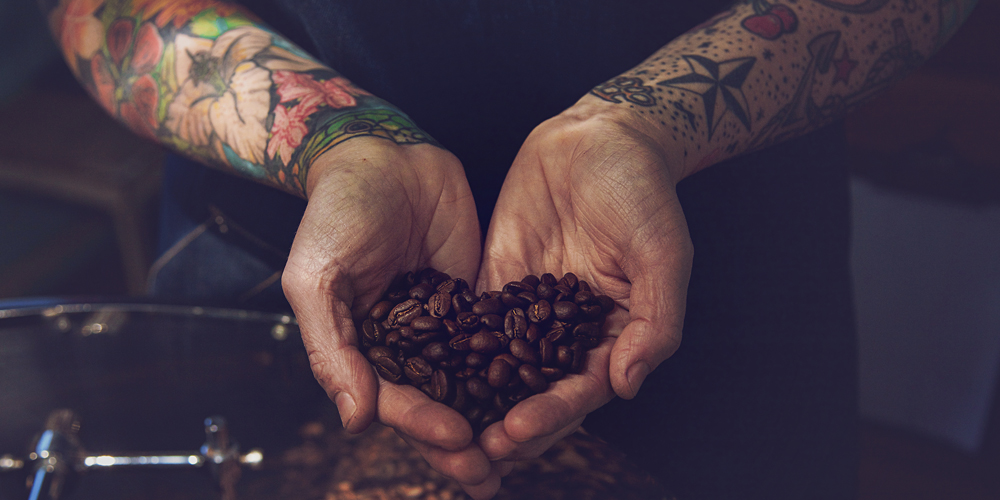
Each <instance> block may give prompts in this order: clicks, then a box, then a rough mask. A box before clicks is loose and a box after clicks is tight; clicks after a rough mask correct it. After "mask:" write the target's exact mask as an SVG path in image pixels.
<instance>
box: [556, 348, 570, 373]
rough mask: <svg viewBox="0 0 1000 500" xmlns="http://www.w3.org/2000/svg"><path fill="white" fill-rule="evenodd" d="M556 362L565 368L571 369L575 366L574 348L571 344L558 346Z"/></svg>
mask: <svg viewBox="0 0 1000 500" xmlns="http://www.w3.org/2000/svg"><path fill="white" fill-rule="evenodd" d="M556 364H557V365H559V368H562V369H563V370H569V369H570V367H571V366H573V350H572V349H570V348H569V346H565V345H561V346H559V347H557V348H556Z"/></svg>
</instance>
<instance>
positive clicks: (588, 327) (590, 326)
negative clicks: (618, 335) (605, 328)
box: [573, 323, 601, 338]
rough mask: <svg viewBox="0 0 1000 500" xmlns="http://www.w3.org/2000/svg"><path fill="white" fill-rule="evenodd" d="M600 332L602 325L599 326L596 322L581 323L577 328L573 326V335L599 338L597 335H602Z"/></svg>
mask: <svg viewBox="0 0 1000 500" xmlns="http://www.w3.org/2000/svg"><path fill="white" fill-rule="evenodd" d="M600 333H601V329H600V327H598V326H597V324H596V323H580V324H579V325H576V327H575V328H573V336H574V337H577V338H579V337H589V338H597V336H598V335H600Z"/></svg>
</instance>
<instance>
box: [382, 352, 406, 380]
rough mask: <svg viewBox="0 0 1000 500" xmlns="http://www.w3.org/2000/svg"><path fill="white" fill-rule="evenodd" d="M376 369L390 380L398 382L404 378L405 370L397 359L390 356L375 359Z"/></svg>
mask: <svg viewBox="0 0 1000 500" xmlns="http://www.w3.org/2000/svg"><path fill="white" fill-rule="evenodd" d="M375 371H376V372H378V374H379V375H381V376H382V378H384V379H386V380H388V381H389V382H393V383H397V382H399V381H400V380H402V379H403V370H402V369H401V368H400V367H399V364H397V363H396V361H395V360H393V359H392V358H389V357H382V358H378V359H377V360H375Z"/></svg>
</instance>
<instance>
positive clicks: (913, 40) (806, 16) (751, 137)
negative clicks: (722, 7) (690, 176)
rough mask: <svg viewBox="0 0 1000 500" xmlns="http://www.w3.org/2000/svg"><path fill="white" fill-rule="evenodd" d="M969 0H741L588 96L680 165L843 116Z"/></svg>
mask: <svg viewBox="0 0 1000 500" xmlns="http://www.w3.org/2000/svg"><path fill="white" fill-rule="evenodd" d="M975 3H976V0H741V1H739V2H736V4H735V5H734V6H733V7H732V8H730V9H729V10H727V11H725V12H722V13H720V14H718V15H716V16H715V17H713V18H712V19H710V20H708V21H707V22H705V23H703V24H701V25H699V26H696V27H694V28H693V29H691V30H690V31H689V32H688V33H686V34H685V35H683V36H681V37H679V38H677V39H676V40H674V41H673V42H671V43H670V44H668V45H666V46H665V47H663V48H662V49H661V50H660V51H658V52H657V53H656V54H653V56H651V57H650V58H649V59H647V60H646V61H645V62H643V63H642V64H640V65H639V66H637V67H635V68H633V69H632V70H630V71H628V72H626V73H625V74H623V75H621V76H619V77H617V78H614V79H612V80H610V81H608V82H605V83H603V84H601V85H598V86H597V87H596V88H594V89H593V90H592V91H591V95H592V96H594V97H597V98H599V99H601V100H603V101H606V102H611V103H617V105H618V106H627V107H628V108H630V111H632V112H633V113H634V114H635V115H638V116H639V117H641V119H642V121H644V122H645V123H648V124H651V125H652V129H653V130H654V133H653V136H654V137H660V138H662V139H663V140H664V141H665V142H666V143H668V144H670V145H671V147H673V150H674V151H677V155H678V157H679V158H680V161H682V162H683V163H684V165H685V170H686V171H687V172H693V171H697V170H699V169H701V168H703V167H705V166H708V165H711V164H714V163H716V162H718V161H721V160H724V159H726V158H729V157H732V156H736V155H738V154H741V153H745V152H749V151H753V150H757V149H761V148H764V147H767V146H770V145H773V144H777V143H780V142H783V141H785V140H788V139H790V138H792V137H796V136H799V135H801V134H804V133H806V132H808V131H810V130H814V129H816V128H818V127H821V126H823V125H826V124H828V123H830V122H831V121H833V120H835V119H837V118H840V117H842V116H844V114H846V113H847V112H848V111H850V110H851V109H854V108H855V107H857V106H858V105H860V104H862V103H864V102H866V101H867V100H868V99H870V98H871V97H872V96H874V95H876V94H878V93H879V92H882V91H884V90H885V89H887V88H888V87H889V86H890V85H891V84H892V83H894V82H896V81H897V80H899V79H900V78H901V77H902V76H904V75H906V74H908V73H909V72H910V71H912V70H913V69H914V68H916V67H917V66H918V65H920V64H921V63H922V62H923V61H924V60H926V59H927V57H929V56H930V55H931V54H932V53H934V52H935V51H937V50H938V49H939V48H940V47H941V46H942V45H943V44H944V42H945V41H947V40H948V39H949V38H950V37H951V35H952V34H954V32H955V31H956V29H957V28H958V26H959V25H961V24H962V22H963V21H964V20H965V19H966V18H967V17H968V16H969V15H970V13H971V11H972V8H973V6H974V5H975Z"/></svg>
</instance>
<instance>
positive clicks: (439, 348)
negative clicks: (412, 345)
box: [420, 342, 451, 363]
mask: <svg viewBox="0 0 1000 500" xmlns="http://www.w3.org/2000/svg"><path fill="white" fill-rule="evenodd" d="M420 355H421V356H423V357H424V358H426V359H427V361H430V362H431V363H440V362H442V361H444V360H446V359H448V358H450V357H451V350H450V349H448V345H447V344H445V343H443V342H431V343H430V344H427V345H426V346H424V348H423V350H421V351H420Z"/></svg>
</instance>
